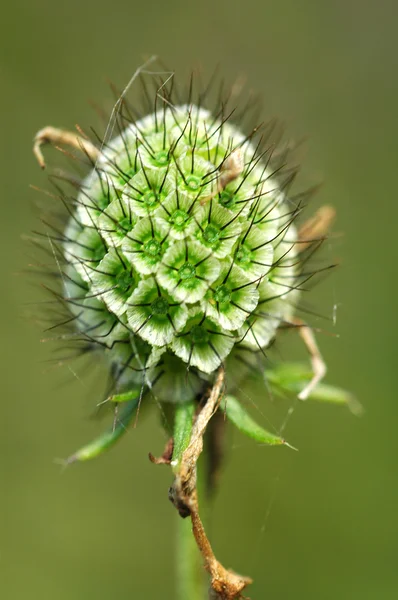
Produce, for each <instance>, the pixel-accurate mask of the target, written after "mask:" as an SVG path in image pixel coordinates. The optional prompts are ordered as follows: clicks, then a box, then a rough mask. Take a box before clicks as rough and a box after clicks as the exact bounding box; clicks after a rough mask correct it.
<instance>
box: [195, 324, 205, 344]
mask: <svg viewBox="0 0 398 600" xmlns="http://www.w3.org/2000/svg"><path fill="white" fill-rule="evenodd" d="M191 340H192V342H193V343H194V344H205V343H206V342H208V341H209V334H208V332H207V331H206V329H205V328H204V327H202V326H201V325H194V326H193V327H192V329H191Z"/></svg>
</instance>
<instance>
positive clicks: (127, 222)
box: [117, 217, 133, 233]
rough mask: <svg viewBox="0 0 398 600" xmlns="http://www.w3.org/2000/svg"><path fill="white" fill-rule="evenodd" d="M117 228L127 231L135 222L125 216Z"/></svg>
mask: <svg viewBox="0 0 398 600" xmlns="http://www.w3.org/2000/svg"><path fill="white" fill-rule="evenodd" d="M117 228H118V230H119V231H120V233H126V232H127V231H131V230H132V228H133V224H132V222H131V221H130V219H129V218H128V217H124V218H123V219H120V221H119V222H118V224H117Z"/></svg>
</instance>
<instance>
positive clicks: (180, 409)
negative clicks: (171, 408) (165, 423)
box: [172, 402, 195, 469]
mask: <svg viewBox="0 0 398 600" xmlns="http://www.w3.org/2000/svg"><path fill="white" fill-rule="evenodd" d="M194 413H195V403H194V402H184V403H183V404H177V406H176V409H175V413H174V432H173V439H174V448H173V460H172V465H173V467H174V468H177V469H178V465H179V463H180V460H181V456H182V454H183V452H184V450H185V449H186V448H187V446H188V444H189V441H190V439H191V432H192V423H193V416H194Z"/></svg>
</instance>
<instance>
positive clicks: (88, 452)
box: [64, 397, 139, 465]
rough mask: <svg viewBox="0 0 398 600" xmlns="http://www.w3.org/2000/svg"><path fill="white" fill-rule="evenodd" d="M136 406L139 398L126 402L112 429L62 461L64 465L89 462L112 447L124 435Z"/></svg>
mask: <svg viewBox="0 0 398 600" xmlns="http://www.w3.org/2000/svg"><path fill="white" fill-rule="evenodd" d="M138 404H139V397H137V398H135V399H134V400H130V401H129V402H127V403H126V404H125V405H124V407H123V410H122V411H121V414H120V415H119V417H118V419H117V422H116V425H115V427H112V429H109V431H107V432H105V433H103V434H102V435H101V436H99V437H98V438H96V439H95V440H93V441H92V442H90V443H89V444H87V445H86V446H83V447H82V448H80V450H78V451H77V452H75V453H74V454H72V455H71V456H69V458H67V459H66V460H65V461H64V464H65V465H70V464H71V463H74V462H84V461H86V460H91V459H92V458H96V457H97V456H99V455H100V454H103V453H104V452H106V450H109V449H110V448H111V447H112V446H114V445H115V443H116V442H117V441H118V440H119V439H120V438H121V437H122V436H123V435H124V434H125V433H126V431H127V428H128V426H129V425H130V423H131V421H132V419H133V417H134V414H135V412H136V409H137V407H138Z"/></svg>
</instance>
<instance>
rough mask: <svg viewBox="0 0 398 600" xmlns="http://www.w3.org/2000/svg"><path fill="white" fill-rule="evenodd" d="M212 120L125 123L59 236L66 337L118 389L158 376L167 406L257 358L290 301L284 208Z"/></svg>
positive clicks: (290, 258) (292, 234)
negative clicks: (88, 351)
mask: <svg viewBox="0 0 398 600" xmlns="http://www.w3.org/2000/svg"><path fill="white" fill-rule="evenodd" d="M221 113H222V111H221ZM216 115H217V111H216V112H215V113H213V114H212V113H210V112H209V111H208V110H205V109H204V108H201V107H200V106H197V105H195V104H193V103H190V104H186V105H179V106H178V105H177V106H174V105H172V104H170V103H167V104H165V106H164V107H163V108H162V111H159V110H158V111H156V112H153V113H152V114H149V115H147V116H145V117H144V118H141V119H139V120H137V121H135V122H128V123H127V122H126V123H125V128H124V129H123V130H121V131H120V134H119V135H118V136H117V137H115V138H114V139H112V140H111V141H109V142H106V143H104V144H103V145H102V147H101V149H100V153H99V157H98V159H97V161H96V162H95V165H94V166H93V168H92V170H91V172H90V173H89V174H88V176H87V177H86V178H85V180H84V181H83V183H82V185H81V188H80V190H79V192H78V195H77V198H76V203H75V209H74V211H73V214H72V216H71V218H70V221H69V224H68V225H67V227H66V231H65V235H64V239H65V241H64V243H63V249H62V252H63V257H64V260H65V262H66V264H67V267H66V269H65V274H66V275H65V277H64V286H65V298H66V300H67V302H68V303H69V306H70V310H71V312H72V313H73V314H74V315H75V317H76V323H77V328H78V329H79V330H80V331H81V333H83V334H84V335H86V336H87V337H88V338H89V339H90V340H91V342H92V343H93V344H94V345H95V344H98V345H99V346H100V347H101V348H104V349H105V353H106V355H107V356H109V360H110V362H111V363H112V368H113V371H114V372H118V373H120V374H121V375H120V379H119V382H120V381H121V382H122V387H123V386H125V385H127V384H128V383H129V382H131V381H137V380H138V379H139V378H140V377H141V378H142V373H143V372H144V373H145V377H146V378H148V377H153V378H155V379H156V378H157V377H158V375H159V374H162V375H163V376H164V377H166V378H168V379H169V380H170V381H173V382H174V383H173V386H174V388H175V390H177V388H178V392H177V391H176V392H175V393H174V392H171V393H170V387H168V391H167V394H166V397H167V399H169V400H176V399H177V400H178V401H181V400H184V398H185V399H189V397H190V396H191V395H192V394H195V393H197V391H198V386H199V388H200V383H199V384H198V381H199V382H200V381H202V380H203V379H206V378H207V379H208V378H209V376H211V374H212V373H213V372H214V371H215V370H216V369H217V368H218V367H219V366H220V364H221V363H222V362H223V361H225V359H227V357H229V358H230V359H233V357H234V355H235V354H236V353H239V351H240V350H242V348H246V349H248V350H250V351H263V350H264V348H266V347H267V346H268V345H269V344H270V342H271V341H272V339H273V338H274V336H275V333H276V330H277V328H278V327H279V326H280V324H281V323H282V322H284V321H285V320H286V319H288V318H289V316H290V315H291V314H292V312H293V311H294V307H295V304H296V302H297V291H296V287H297V276H298V268H297V266H295V265H297V263H298V261H297V260H296V247H295V244H294V241H295V239H296V231H295V226H294V224H293V220H294V215H295V212H294V206H292V205H291V204H290V203H289V199H288V198H287V197H286V195H285V193H284V191H283V190H282V188H281V184H280V181H279V179H278V177H277V175H276V174H275V173H274V172H273V167H272V166H271V162H270V160H269V156H268V155H267V153H263V154H262V153H261V152H262V151H260V150H259V145H258V144H257V145H255V144H254V142H253V141H252V140H251V137H250V136H249V137H245V135H244V134H243V132H241V131H240V130H239V128H238V126H236V125H234V124H232V123H231V122H230V120H229V119H227V118H225V117H224V116H223V115H222V114H221V116H218V117H217V116H216ZM126 365H127V366H128V369H126ZM187 370H190V377H189V378H188V377H187ZM192 374H193V375H194V377H193V380H192V377H191V376H192ZM181 389H184V390H185V391H184V392H181Z"/></svg>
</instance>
